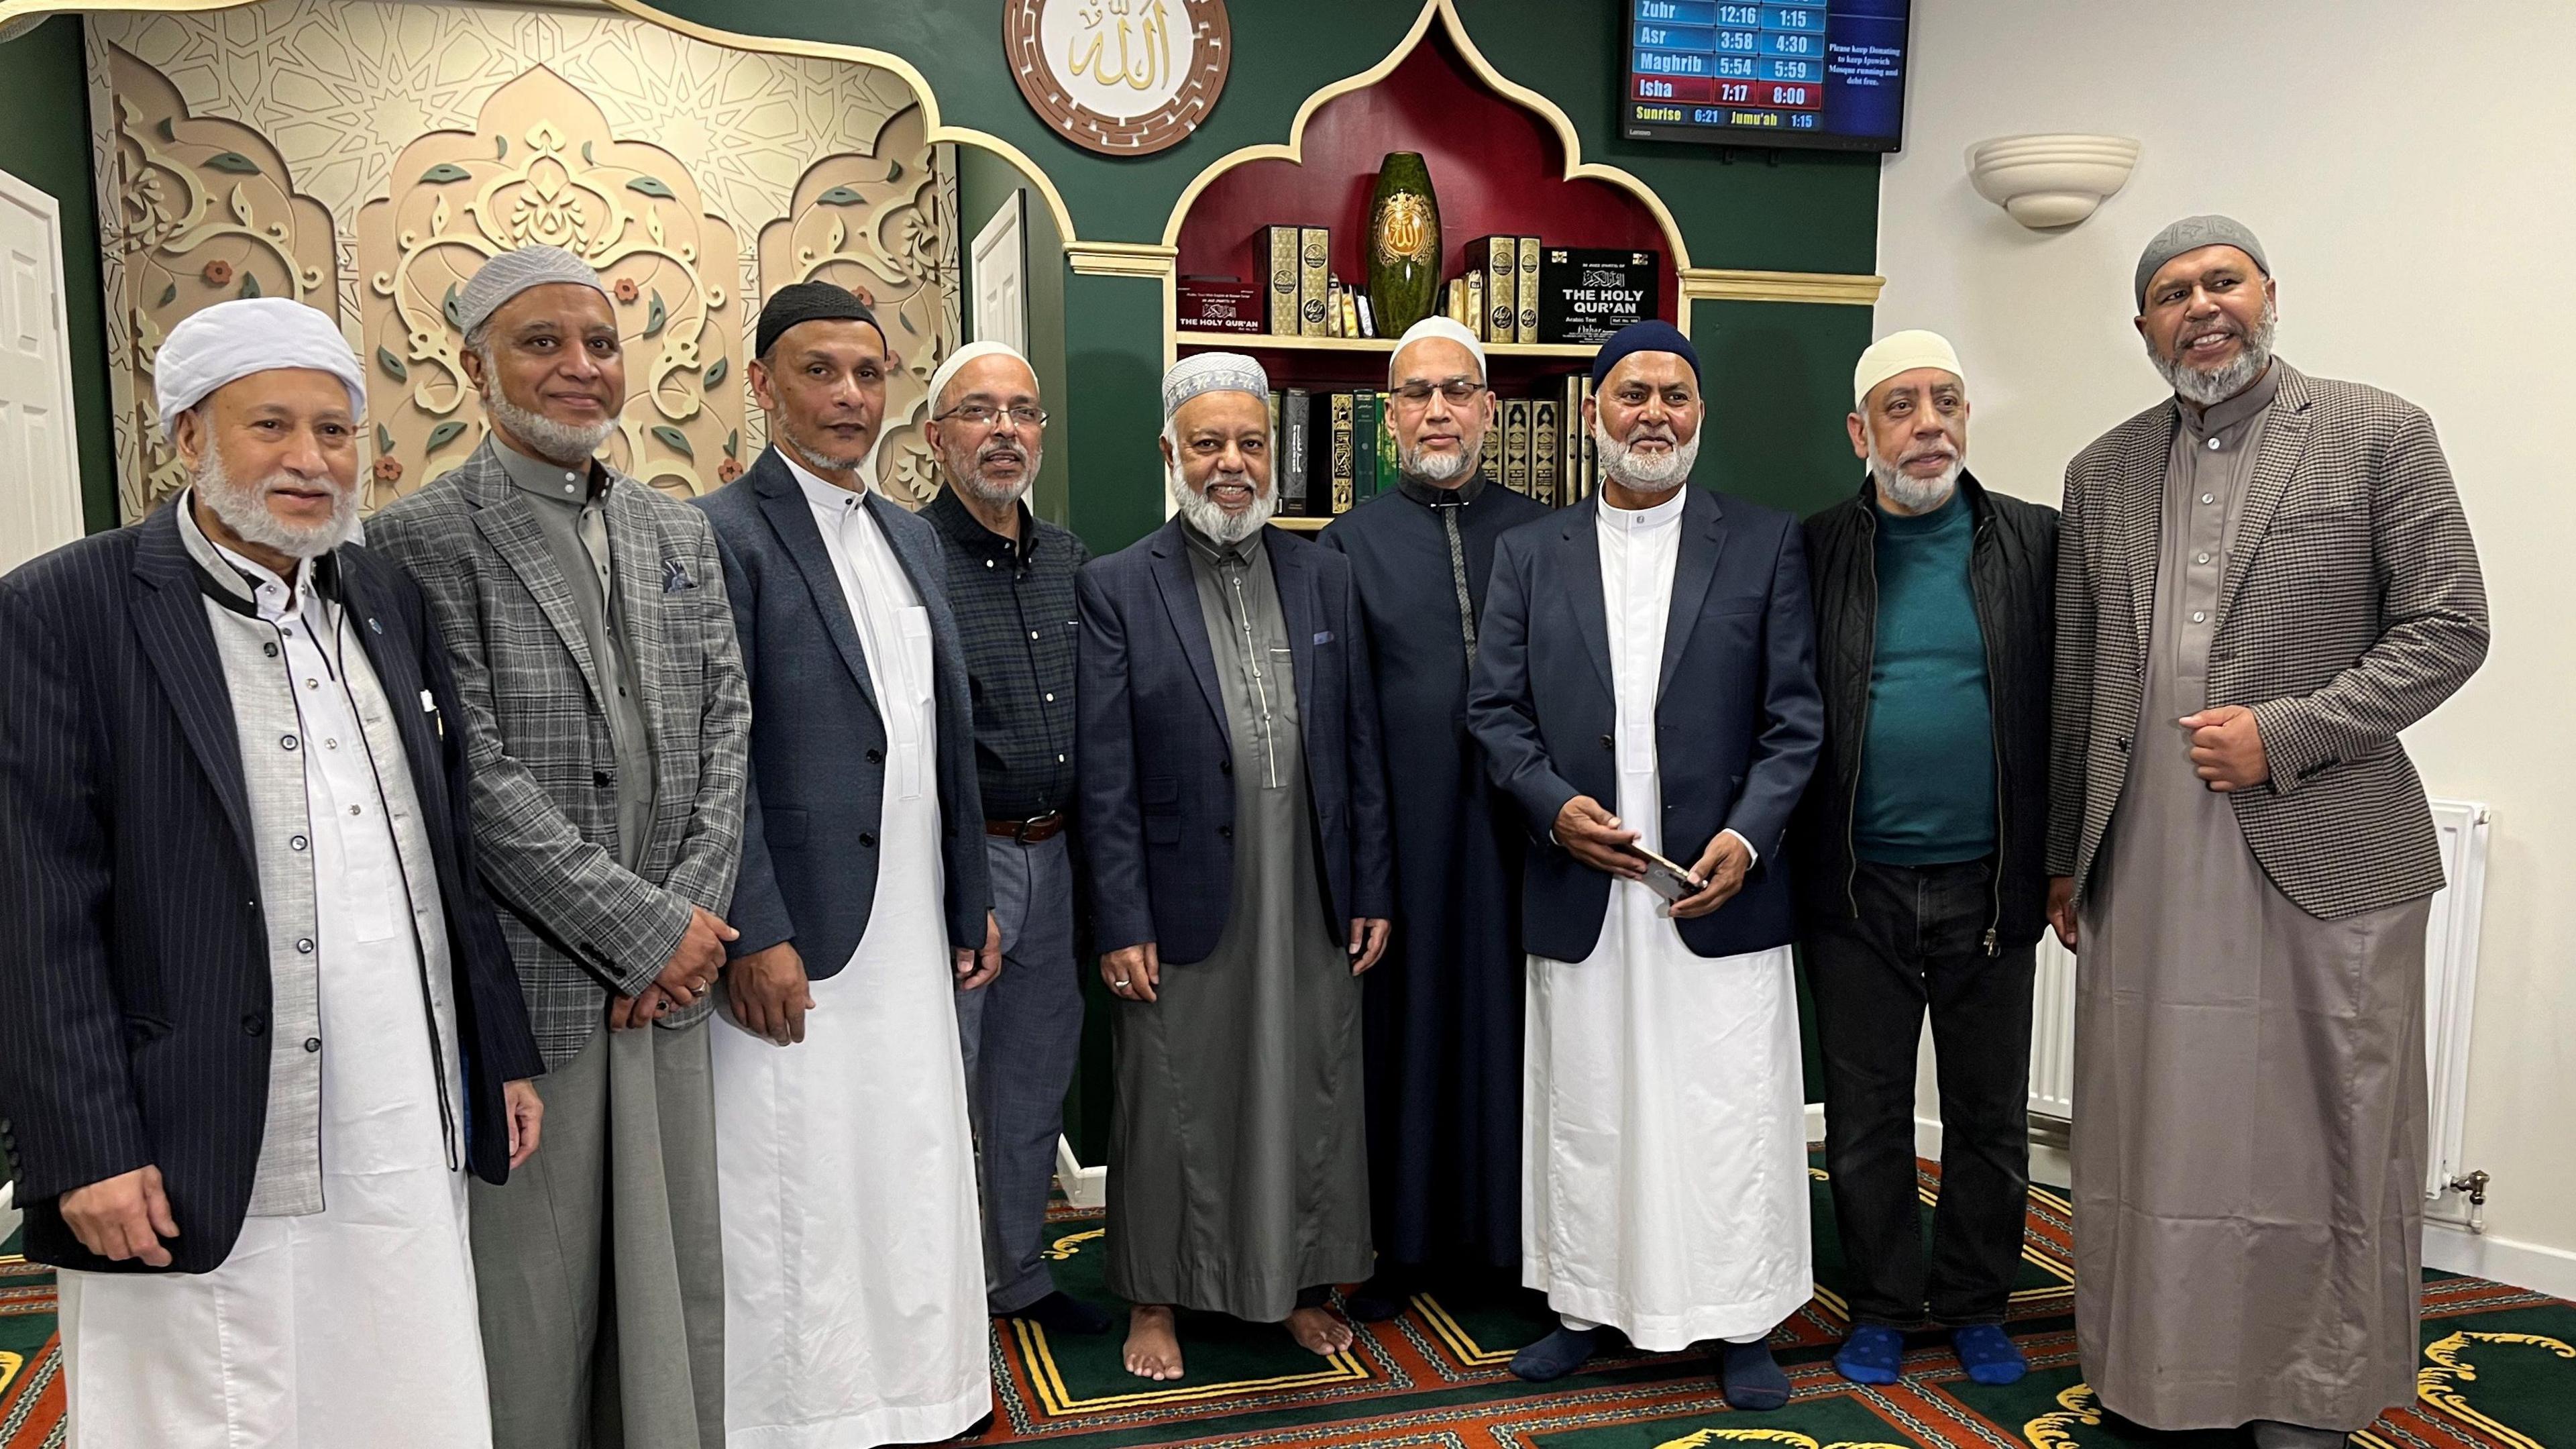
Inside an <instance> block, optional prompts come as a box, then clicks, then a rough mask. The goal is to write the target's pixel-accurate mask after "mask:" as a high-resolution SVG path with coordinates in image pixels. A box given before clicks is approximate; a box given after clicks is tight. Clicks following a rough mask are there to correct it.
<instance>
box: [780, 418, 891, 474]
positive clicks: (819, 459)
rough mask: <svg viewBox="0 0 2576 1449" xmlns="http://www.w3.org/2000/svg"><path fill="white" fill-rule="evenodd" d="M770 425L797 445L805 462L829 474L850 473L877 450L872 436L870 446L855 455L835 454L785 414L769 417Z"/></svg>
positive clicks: (869, 441) (869, 440)
mask: <svg viewBox="0 0 2576 1449" xmlns="http://www.w3.org/2000/svg"><path fill="white" fill-rule="evenodd" d="M769 425H770V426H771V427H773V428H776V429H777V430H778V432H779V434H780V436H782V437H784V438H786V439H787V441H789V442H791V443H794V444H795V445H796V451H797V452H798V453H799V454H801V455H802V460H803V461H806V462H810V463H813V464H815V465H816V466H817V467H818V468H820V469H821V470H823V471H827V472H833V473H847V472H850V471H851V470H853V469H855V468H857V467H858V466H859V465H860V464H862V463H865V462H866V461H867V460H868V455H869V454H870V453H873V452H875V451H876V448H877V444H876V438H875V437H874V436H873V435H871V436H870V437H869V439H868V445H867V446H866V447H864V448H861V449H860V450H859V451H858V452H857V453H856V454H855V455H851V454H843V453H835V452H833V451H832V450H831V449H829V448H826V447H824V446H823V445H822V444H821V443H818V442H816V441H815V440H814V439H812V438H809V437H807V436H805V433H804V431H803V430H802V429H800V428H798V427H797V426H796V424H795V423H793V422H791V421H789V420H788V417H787V414H785V413H783V412H778V413H771V414H770V415H769Z"/></svg>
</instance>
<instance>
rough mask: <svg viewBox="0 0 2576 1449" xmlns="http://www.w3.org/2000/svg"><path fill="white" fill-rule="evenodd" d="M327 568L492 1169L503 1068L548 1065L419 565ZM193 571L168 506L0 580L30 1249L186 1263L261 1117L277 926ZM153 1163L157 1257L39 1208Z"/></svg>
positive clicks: (206, 1265)
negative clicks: (420, 868) (411, 804)
mask: <svg viewBox="0 0 2576 1449" xmlns="http://www.w3.org/2000/svg"><path fill="white" fill-rule="evenodd" d="M334 558H335V562H334V564H333V565H332V567H333V569H334V570H335V572H336V574H337V578H336V580H335V581H334V582H336V583H337V586H338V588H339V591H340V599H341V602H342V604H343V605H344V607H346V608H347V609H348V611H349V616H350V618H351V620H352V621H353V623H355V624H356V628H355V631H354V632H355V637H356V638H357V640H358V641H359V643H361V644H362V645H364V646H365V648H366V651H367V658H368V661H369V662H370V663H371V664H373V665H374V667H375V671H376V676H377V678H378V679H379V680H380V681H381V682H382V684H383V686H384V691H385V698H386V699H387V700H389V701H391V702H392V705H393V712H394V717H395V719H396V720H398V721H399V722H400V725H401V730H402V741H403V753H404V756H405V758H406V760H407V762H408V763H409V765H410V767H411V782H412V789H413V791H414V793H415V794H416V795H417V796H418V797H419V801H420V809H421V814H422V817H423V820H424V822H425V823H426V824H427V826H428V829H429V842H430V850H431V854H432V855H433V857H434V858H435V859H436V860H437V863H438V880H437V887H438V892H439V897H440V899H441V901H442V903H443V904H444V906H445V908H446V915H447V938H448V943H449V963H450V967H451V970H452V971H453V973H454V979H455V993H456V1016H457V1022H456V1025H457V1035H458V1037H459V1039H460V1043H461V1046H462V1050H463V1054H464V1057H465V1062H464V1068H465V1073H464V1077H465V1110H466V1117H465V1126H466V1147H467V1153H468V1157H469V1165H470V1166H471V1167H472V1169H473V1171H474V1173H475V1175H476V1176H478V1177H481V1178H483V1179H485V1180H486V1181H489V1182H496V1183H497V1182H501V1181H503V1180H505V1179H507V1178H508V1176H509V1171H510V1167H509V1164H510V1144H509V1125H508V1121H507V1119H506V1117H505V1116H504V1114H503V1111H502V1106H501V1085H502V1083H504V1082H507V1081H515V1080H518V1079H521V1078H525V1077H533V1076H536V1075H537V1074H538V1073H540V1072H541V1071H543V1070H544V1067H543V1065H542V1064H541V1063H540V1061H539V1060H538V1057H537V1043H536V1039H535V1038H534V1037H533V1036H531V1035H530V1034H529V1031H528V1017H527V1007H526V1003H525V1001H524V1000H523V999H522V998H521V996H520V994H519V980H518V976H517V973H516V972H515V971H513V970H512V968H511V965H510V952H509V948H508V947H507V946H506V945H505V944H503V942H502V939H501V926H500V922H499V921H498V920H497V919H496V918H495V917H494V916H493V914H492V907H491V904H490V903H489V902H488V901H487V900H486V899H485V897H484V894H483V887H482V884H481V882H480V880H479V879H478V877H477V876H476V874H475V869H474V859H473V837H472V834H471V832H470V830H469V829H467V828H466V825H467V821H468V819H469V816H468V813H467V805H466V798H465V785H466V775H465V729H464V723H463V722H464V718H465V711H464V708H463V706H462V705H460V704H459V703H458V702H457V698H456V687H455V685H454V683H453V682H452V681H451V680H450V678H449V676H448V667H447V646H446V641H445V640H444V639H443V638H441V637H440V635H439V632H438V628H437V626H436V625H435V624H434V623H432V622H431V620H430V617H429V609H428V606H427V604H426V603H425V602H424V601H423V600H422V598H421V594H420V589H419V586H418V585H416V584H414V583H413V582H412V580H411V576H410V575H409V574H406V573H404V572H403V571H402V569H401V568H399V567H398V566H396V565H395V564H393V563H392V562H390V561H389V560H386V559H383V558H380V557H378V556H376V555H374V554H370V553H369V552H367V550H365V549H364V548H361V547H358V546H356V545H349V546H346V547H343V548H341V549H339V550H338V551H337V553H336V555H335V556H334ZM326 586H327V585H326ZM212 587H213V584H212V582H211V581H210V580H206V579H204V578H203V577H202V576H201V575H200V574H199V572H198V569H197V565H196V563H195V561H194V560H192V559H190V558H189V557H188V553H187V546H186V545H185V544H184V543H182V542H181V541H180V538H179V523H178V515H177V513H176V511H175V510H174V508H173V507H171V506H164V507H163V508H161V509H160V510H159V511H157V512H155V513H154V514H153V515H152V516H151V517H149V518H147V519H145V520H144V521H143V522H141V523H138V524H134V525H132V526H130V527H127V528H120V529H118V530H116V531H115V532H113V533H103V534H97V535H94V536H92V537H90V538H85V539H82V540H81V541H80V542H78V543H74V544H69V545H66V546H65V547H63V548H59V549H56V550H55V551H53V552H52V553H49V554H46V555H45V556H44V557H42V558H39V559H36V560H34V561H33V562H30V563H28V564H26V565H25V566H24V567H21V568H19V569H18V570H16V571H15V572H13V573H11V574H10V575H9V576H8V577H7V578H6V579H0V1116H5V1117H7V1118H8V1119H9V1123H10V1126H11V1127H12V1128H13V1129H14V1132H15V1145H14V1150H13V1152H12V1154H11V1155H12V1157H13V1158H14V1159H15V1161H14V1166H15V1168H16V1172H17V1178H18V1203H19V1206H21V1207H23V1208H25V1209H26V1212H27V1255H28V1256H29V1257H31V1258H34V1259H36V1260H38V1261H39V1262H46V1263H53V1264H57V1265H59V1266H62V1267H66V1268H84V1269H89V1270H91V1271H94V1272H154V1271H167V1272H181V1273H203V1272H206V1271H208V1270H210V1269H213V1268H215V1267H217V1266H219V1265H221V1264H222V1262H223V1261H224V1259H225V1258H226V1257H227V1256H229V1255H230V1254H231V1252H232V1248H233V1242H234V1240H235V1239H236V1238H238V1237H239V1236H240V1234H241V1224H242V1216H243V1213H244V1210H245V1209H247V1208H248V1206H249V1204H250V1192H251V1179H252V1178H253V1176H254V1175H255V1174H256V1173H257V1171H258V1168H259V1147H260V1138H261V1136H262V1135H263V1133H264V1132H265V1130H266V1127H267V1121H268V1071H269V1048H270V1045H271V1043H270V1041H269V1036H268V1017H269V1008H270V996H269V967H268V933H267V929H266V925H265V923H264V922H263V920H262V918H261V915H260V906H259V870H258V865H257V862H256V860H255V858H254V857H253V855H252V853H251V850H252V847H251V839H250V828H251V826H250V800H249V794H248V791H247V787H246V786H245V785H244V784H243V778H242V763H241V742H240V740H239V738H238V737H237V732H236V731H237V727H236V725H235V722H234V719H233V708H232V693H231V690H230V689H229V688H228V687H227V686H226V684H225V681H224V667H223V661H222V659H221V657H220V656H219V655H218V654H217V653H216V651H215V636H214V630H213V628H212V626H211V625H210V624H209V623H208V622H207V619H206V598H207V597H208V595H207V593H206V590H208V589H210V588H212ZM423 690H426V691H428V692H429V694H430V697H431V698H432V699H433V700H435V701H436V702H437V705H438V711H439V716H440V717H443V718H444V719H445V721H446V722H447V723H446V727H445V729H444V730H441V729H440V728H438V726H437V723H436V721H435V720H433V718H432V717H431V716H430V715H428V714H427V713H425V712H423V711H422V710H421V709H420V707H419V704H418V701H419V699H420V697H421V693H422V691H423ZM146 1164H150V1165H153V1166H157V1167H159V1168H160V1169H161V1181H162V1186H163V1188H164V1190H166V1191H167V1192H168V1193H169V1196H170V1211H171V1214H172V1216H174V1217H175V1218H176V1219H177V1220H178V1224H179V1236H178V1237H177V1238H175V1239H172V1240H170V1242H169V1244H168V1247H169V1249H170V1254H171V1266H170V1267H169V1268H168V1269H162V1270H156V1269H150V1268H146V1267H144V1266H143V1265H142V1264H141V1263H138V1262H131V1261H129V1262H122V1263H112V1262H109V1261H108V1260H106V1259H103V1258H100V1257H98V1256H96V1255H95V1254H92V1253H91V1252H90V1251H89V1250H88V1249H86V1248H84V1247H82V1246H81V1245H80V1242H79V1240H78V1239H76V1238H74V1237H73V1236H72V1233H71V1230H70V1229H69V1228H68V1227H66V1226H65V1225H64V1223H63V1219H62V1214H61V1212H60V1211H59V1209H58V1200H59V1199H60V1197H61V1195H62V1194H63V1193H65V1192H68V1191H70V1190H71V1189H73V1188H76V1187H81V1186H85V1185H87V1184H89V1183H93V1182H97V1181H99V1180H101V1179H103V1178H109V1177H114V1176H117V1175H118V1174H120V1173H125V1172H131V1171H133V1170H134V1169H136V1168H138V1167H142V1166H145V1165H146Z"/></svg>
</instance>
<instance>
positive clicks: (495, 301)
mask: <svg viewBox="0 0 2576 1449" xmlns="http://www.w3.org/2000/svg"><path fill="white" fill-rule="evenodd" d="M559 282H569V283H571V284H572V285H574V286H576V287H588V288H590V289H591V290H592V291H594V292H597V293H598V294H599V295H601V296H603V297H605V296H607V295H608V289H607V288H606V287H603V286H601V285H600V284H599V273H598V271H596V270H595V269H593V268H592V266H591V265H590V263H588V262H585V261H583V260H582V259H581V258H579V257H577V256H574V255H573V254H572V253H570V252H568V251H565V250H564V249H563V248H562V247H520V248H518V249H516V250H514V251H506V252H496V253H494V254H493V255H492V257H491V259H490V260H488V261H486V262H484V263H483V265H482V266H480V267H478V268H476V269H475V272H474V275H473V276H470V277H468V278H466V279H465V286H464V288H463V289H462V290H461V291H459V292H458V293H457V294H456V325H457V326H459V327H461V328H463V329H464V330H465V331H466V332H467V333H468V334H469V335H470V334H471V333H472V332H473V331H474V329H475V328H477V327H480V326H482V325H483V324H484V323H486V322H488V321H490V320H492V314H493V313H495V312H498V311H500V310H501V304H502V303H504V302H507V301H509V300H510V299H511V298H512V297H515V296H517V295H519V294H520V293H521V292H524V291H526V290H528V289H529V288H531V287H551V286H553V285H555V284H557V283H559Z"/></svg>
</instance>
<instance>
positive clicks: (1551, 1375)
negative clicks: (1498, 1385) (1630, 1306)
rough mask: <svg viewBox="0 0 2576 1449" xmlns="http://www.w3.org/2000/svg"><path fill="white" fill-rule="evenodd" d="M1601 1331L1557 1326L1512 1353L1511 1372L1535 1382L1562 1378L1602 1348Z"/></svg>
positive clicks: (1581, 1365) (1541, 1382)
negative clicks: (1554, 1330) (1556, 1328)
mask: <svg viewBox="0 0 2576 1449" xmlns="http://www.w3.org/2000/svg"><path fill="white" fill-rule="evenodd" d="M1602 1332H1603V1330H1601V1329H1598V1328H1559V1329H1558V1330H1557V1331H1556V1332H1554V1333H1551V1334H1549V1335H1548V1336H1547V1337H1545V1338H1542V1339H1540V1340H1539V1341H1538V1342H1536V1343H1533V1344H1531V1345H1530V1346H1529V1347H1527V1348H1525V1349H1522V1350H1521V1351H1520V1352H1518V1353H1516V1354H1513V1355H1512V1372H1513V1373H1514V1374H1515V1375H1517V1376H1519V1377H1521V1378H1524V1379H1527V1380H1529V1381H1530V1382H1531V1383H1534V1384H1543V1383H1546V1382H1547V1381H1548V1380H1550V1379H1561V1378H1563V1377H1565V1376H1566V1375H1567V1374H1570V1373H1572V1372H1574V1371H1575V1370H1576V1369H1579V1368H1581V1367H1583V1364H1584V1361H1585V1360H1586V1359H1589V1358H1591V1357H1592V1355H1593V1353H1594V1351H1595V1350H1597V1349H1599V1348H1600V1347H1601V1335H1602Z"/></svg>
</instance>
